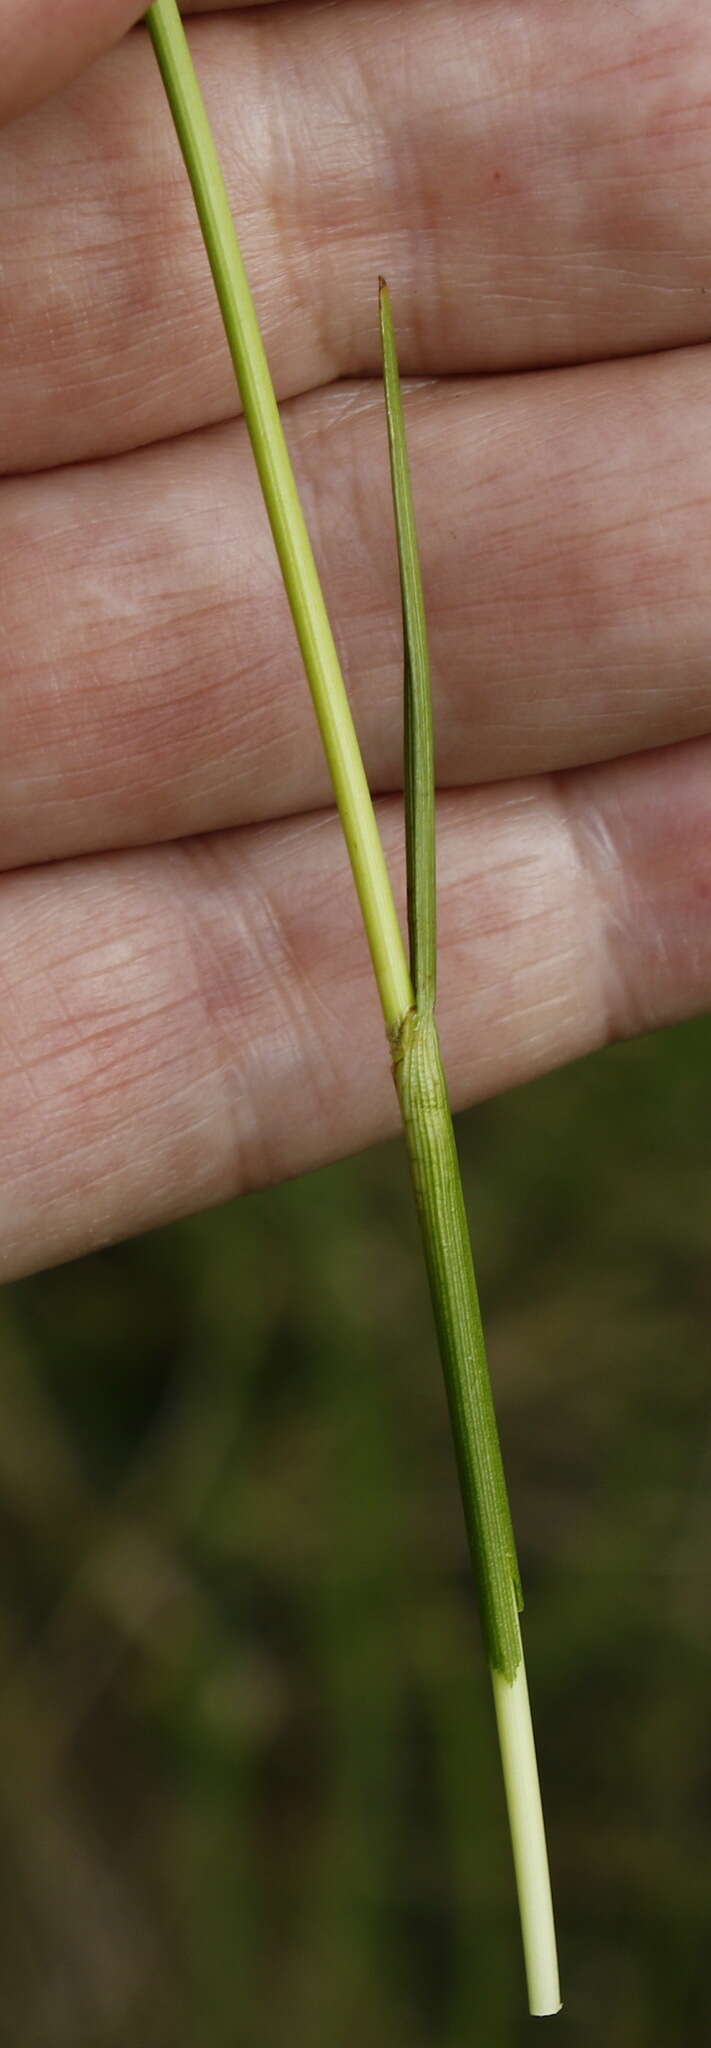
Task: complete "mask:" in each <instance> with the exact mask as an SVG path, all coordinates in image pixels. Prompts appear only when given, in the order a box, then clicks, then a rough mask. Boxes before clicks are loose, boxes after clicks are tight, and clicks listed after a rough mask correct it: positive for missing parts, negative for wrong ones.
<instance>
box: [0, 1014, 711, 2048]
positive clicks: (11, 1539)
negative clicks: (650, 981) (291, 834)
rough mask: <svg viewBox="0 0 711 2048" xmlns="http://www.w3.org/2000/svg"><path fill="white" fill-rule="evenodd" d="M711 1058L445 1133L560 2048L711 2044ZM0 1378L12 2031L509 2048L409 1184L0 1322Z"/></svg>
mask: <svg viewBox="0 0 711 2048" xmlns="http://www.w3.org/2000/svg"><path fill="white" fill-rule="evenodd" d="M710 1054H711V1030H710V1028H709V1026H708V1024H699V1025H695V1026H691V1027H688V1028H686V1029H685V1030H683V1031H678V1032H676V1033H674V1034H668V1035H665V1036H660V1037H657V1038H655V1039H653V1040H649V1041H647V1042H646V1043H645V1044H642V1045H638V1046H635V1047H627V1048H624V1049H619V1050H616V1051H615V1052H612V1053H609V1054H606V1055H605V1056H604V1057H602V1058H598V1059H596V1060H593V1061H589V1062H586V1063H584V1064H583V1065H581V1066H579V1067H578V1068H577V1069H575V1070H573V1071H571V1072H568V1073H567V1074H563V1075H558V1076H556V1077H554V1078H552V1079H551V1080H549V1081H546V1082H544V1083H539V1084H537V1085H536V1086H535V1087H532V1088H530V1089H528V1090H525V1091H521V1092H519V1093H517V1094H515V1095H512V1096H510V1097H509V1098H508V1099H506V1100H504V1101H501V1102H499V1103H496V1104H491V1105H489V1106H487V1107H486V1108H484V1109H480V1110H478V1111H477V1112H476V1113H474V1114H473V1115H472V1116H471V1117H469V1118H465V1119H463V1120H462V1123H461V1126H460V1133H461V1139H462V1145H463V1152H464V1160H465V1170H466V1181H467V1188H468V1195H469V1198H470V1205H471V1211H472V1216H473V1221H474V1230H475V1241H476V1246H477V1258H478V1268H479V1275H480V1282H481V1288H482V1294H483V1298H484V1304H485V1310H486V1318H487V1324H488V1330H489V1336H490V1349H491V1355H492V1365H493V1371H494V1377H495V1382H496V1388H497V1394H498V1401H499V1410H500V1418H501V1426H502V1434H503V1439H504V1448H505V1453H506V1459H507V1469H508V1474H509V1480H510V1487H511V1495H512V1500H513V1506H514V1514H515V1520H516V1526H517V1532H518V1537H519V1545H520V1552H521V1559H522V1566H523V1572H524V1583H525V1588H526V1592H527V1615H526V1641H527V1652H528V1662H529V1671H530V1678H531V1684H532V1690H533V1699H534V1709H535V1716H536V1723H537V1730H538V1739H539V1751H540V1758H541V1767H542V1775H543V1783H544V1792H545V1801H546V1808H547V1815H548V1825H549V1833H550V1846H551V1856H552V1865H553V1874H554V1883H555V1892H556V1897H557V1904H558V1912H559V1921H560V1935H561V1952H562V1953H561V1960H562V1969H563V1979H564V1992H565V1997H566V2011H565V2013H564V2014H563V2016H562V2018H561V2019H560V2020H559V2021H556V2022H551V2023H550V2024H551V2025H555V2027H556V2029H557V2032H556V2039H557V2040H558V2042H559V2043H560V2048H565V2044H566V2043H570V2044H573V2043H575V2044H576V2048H588V2044H590V2048H592V2044H593V2043H594V2044H596V2048H597V2044H599V2043H600V2042H601V2041H603V2040H604V2042H605V2044H606V2048H657V2044H659V2048H662V2044H664V2048H668V2044H669V2043H670V2042H672V2043H674V2044H675V2048H679V2044H685V2043H686V2042H692V2041H699V2040H702V2039H703V2036H704V2032H705V2031H706V2025H707V2010H708V1993H707V1986H706V1964H707V1951H708V1940H709V1920H710V1916H711V1877H710V1875H709V1872H710V1870H711V1857H710V1854H709V1832H710V1829H711V1797H710V1792H711V1748H710V1746H709V1710H710V1707H711V1645H710V1632H711V1603H710V1602H709V1572H710V1563H709V1557H710V1549H711V1546H710V1542H709V1537H710V1534H711V1505H710V1480H711V1418H710V1415H709V1384H708V1359H709V1339H708V1331H709V1321H710V1314H711V1256H710V1249H711V1158H710V1156H709V1154H710V1148H709V1142H708V1130H709V1115H708V1090H709V1073H710V1068H711V1062H710ZM0 1354H1V1362H2V1373H1V1378H0V1386H1V1394H0V1516H1V1518H2V1543H1V1546H0V1572H1V1574H2V1605H1V1608H0V1887H1V1895H2V1900H3V1910H2V1914H1V1915H0V2040H2V2042H3V2043H5V2042H7V2043H8V2044H10V2043H12V2044H13V2048H14V2044H15V2043H17V2044H18V2048H20V2044H21V2048H136V2044H138V2043H140V2044H141V2048H196V2044H197V2043H198V2042H199V2043H200V2048H242V2044H245V2048H252V2044H255V2048H256V2044H257V2043H258V2044H259V2048H313V2044H314V2043H317V2042H318V2043H321V2042H323V2043H329V2044H338V2048H469V2044H470V2043H471V2044H473V2043H475V2042H476V2043H477V2044H479V2043H484V2042H486V2043H487V2044H489V2043H491V2044H492V2048H493V2044H495V2048H510V2044H517V2043H519V2042H523V2041H524V2040H527V2039H528V2037H529V2028H530V2024H531V2023H530V2022H529V2021H528V2020H527V2019H526V2017H525V2007H524V1992H523V1978H522V1969H521V1963H520V1956H519V1944H518V1933H517V1925H516V1913H515V1902H514V1893H513V1884H512V1877H511V1870H510V1863H509V1848H508V1842H507V1837H506V1828H505V1820H504V1812H503V1800H502V1793H501V1789H500V1781H499V1769H498V1759H497V1753H496V1746H495V1737H494V1732H493V1726H492V1717H491V1711H490V1702H489V1696H488V1681H487V1676H486V1670H485V1666H484V1663H483V1658H482V1652H481V1646H480V1642H479V1635H478V1628H477V1622H476V1616H475V1614H474V1611H473V1599H472V1592H471V1583H470V1575H469V1569H468V1564H467V1559H466V1554H465V1544H464V1537H463V1529H462V1519H461V1511H460V1508H459V1503H458V1499H457V1492H456V1484H455V1477H454V1470H453V1460H452V1453H451V1449H450V1442H449V1434H448V1425H447V1418H446V1413H445V1406H444V1397H443V1393H442V1389H441V1384H440V1375H439V1368H438V1365H437V1361H436V1356H435V1348H434V1341H433V1337H432V1332H431V1326H430V1318H429V1309H428V1303H427V1299H426V1296H425V1292H424V1282H423V1278H422V1273H421V1266H420V1258H419V1247H418V1245H417V1241H416V1234H415V1226H414V1220H413V1215H412V1211H411V1204H410V1196H409V1191H408V1187H407V1183H406V1177H405V1168H404V1163H403V1158H402V1154H401V1151H400V1148H399V1147H398V1146H396V1145H393V1146H391V1147H387V1148H383V1149H382V1150H380V1151H378V1152H375V1153H373V1154H371V1155H369V1156H368V1157H367V1158H366V1159H363V1160H358V1161H354V1162H351V1163H349V1164H347V1165H345V1166H343V1167H340V1168H338V1169H335V1170H329V1171H328V1172H325V1173H322V1174H318V1175H315V1176H313V1177H312V1178H310V1179H308V1180H304V1181H302V1182H300V1183H298V1184H294V1185H293V1186H291V1187H287V1188H283V1189H281V1190H278V1191H277V1192H275V1193H271V1194H267V1195H263V1196H260V1197H258V1198H250V1199H249V1200H247V1201H244V1202H242V1203H240V1204H237V1205H235V1206H234V1207H232V1208H228V1209H225V1210H223V1211H221V1212H219V1213H217V1214H215V1215H212V1216H209V1217H203V1218H198V1219H196V1220H193V1221H191V1222H189V1223H187V1224H184V1225H181V1226H179V1227H177V1228H173V1229H171V1230H168V1231H165V1232H163V1233H160V1234H157V1235H155V1236H153V1237H151V1238H148V1239H146V1240H145V1241H144V1242H142V1243H132V1244H128V1245H124V1246H122V1247H119V1248H118V1249H116V1250H114V1251H111V1252H107V1253H105V1254H102V1255H99V1256H96V1257H93V1258H91V1259H87V1260H85V1261H83V1262H82V1263H80V1264H77V1265H75V1266H73V1267H68V1268H65V1269H64V1270H61V1271H57V1272H55V1273H51V1274H45V1275H41V1276H39V1277H38V1278H37V1279H34V1280H32V1281H27V1282H23V1283H22V1284H21V1285H18V1286H15V1287H14V1288H9V1289H7V1290H6V1291H5V1293H4V1294H3V1295H2V1297H0Z"/></svg>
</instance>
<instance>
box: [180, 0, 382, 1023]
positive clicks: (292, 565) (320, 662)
mask: <svg viewBox="0 0 711 2048" xmlns="http://www.w3.org/2000/svg"><path fill="white" fill-rule="evenodd" d="M146 21H147V25H148V28H149V31H150V34H151V38H152V41H153V47H154V49H155V53H156V57H157V59H158V64H159V66H160V71H161V76H162V78H163V83H164V85H165V89H166V93H167V96H168V101H169V104H170V109H171V113H172V115H173V120H174V122H175V127H176V130H177V134H178V139H179V142H180V147H181V149H182V152H183V157H184V159H185V165H186V169H187V173H188V177H189V179H190V183H191V186H192V190H193V197H194V200H195V205H196V208H197V213H198V217H199V220H200V226H201V228H202V231H203V236H204V239H205V247H206V250H207V255H208V259H209V263H210V268H211V271H212V275H213V278H214V281H215V290H216V292H217V297H218V299H219V303H220V310H221V312H222V318H223V321H224V325H225V333H226V335H227V340H228V344H229V348H230V354H231V356H232V361H233V364H234V369H235V375H236V378H237V384H238V387H239V393H240V397H241V400H242V408H243V411H244V417H245V420H246V423H247V428H248V431H249V436H250V440H251V443H252V448H253V450H254V459H255V462H256V465H257V470H258V473H259V479H260V482H261V486H262V491H263V494H264V501H265V504H266V508H267V512H268V515H269V521H270V524H271V529H272V533H273V535H274V541H275V544H276V550H277V554H278V557H279V562H280V565H281V572H282V576H283V579H284V585H285V588H286V593H287V596H288V599H289V604H290V606H291V612H292V617H293V620H294V625H295V627H296V632H297V636H298V640H299V645H300V648H301V653H302V657H303V662H304V668H305V670H306V674H307V677H308V681H309V685H310V688H311V694H312V697H313V701H314V707H315V710H316V716H317V719H318V722H319V727H320V730H321V737H322V740H323V745H324V749H325V752H326V758H327V760H328V765H329V769H330V772H331V778H332V781H333V787H334V791H335V796H336V802H337V804H338V808H339V811H340V815H341V822H342V825H343V831H344V834H345V838H346V844H347V847H348V852H349V855H350V860H351V866H352V869H353V876H354V880H355V885H356V889H357V891H358V896H359V900H360V906H361V910H362V913H363V922H364V925H365V929H366V933H367V937H368V944H369V946H370V951H371V956H372V961H373V968H374V971H375V978H376V981H377V984H378V990H379V993H380V1000H381V1003H382V1008H383V1014H384V1017H385V1023H386V1026H387V1029H388V1031H389V1032H393V1031H397V1030H398V1028H399V1026H400V1024H401V1023H402V1019H403V1017H404V1016H405V1014H406V1011H407V1010H408V1009H409V1008H410V1004H411V1002H412V987H411V983H410V976H409V972H408V966H407V958H406V954H405V948H404V946H403V941H402V933H401V931H400V926H399V923H398V918H397V912H396V910H395V904H394V902H393V894H392V889H391V886H390V877H389V875H388V871H387V867H386V865H385V856H384V853H383V849H382V845H381V842H380V835H379V833H378V828H377V825H376V822H375V814H374V811H373V805H372V801H371V796H370V790H369V788H368V784H367V781H366V776H365V770H364V767H363V762H362V760H361V755H360V749H359V746H358V741H357V738H356V733H355V727H354V724H353V718H352V715H351V710H350V705H349V703H348V698H347V696H346V689H345V684H344V681H343V676H342V673H341V667H340V662H339V659H338V655H337V652H336V647H335V643H334V639H333V633H332V631H331V626H330V622H329V618H328V613H327V611H326V606H325V603H324V599H323V593H322V591H321V586H320V583H319V579H318V572H317V569H316V564H315V561H314V557H313V550H312V547H311V542H310V540H309V536H308V532H307V529H306V522H305V520H304V515H303V512H302V510H301V505H300V503H299V496H298V492H297V489H296V483H295V480H294V472H293V469H292V466H291V461H290V457H289V451H288V449H287V445H286V441H285V438H284V429H283V427H282V423H281V419H280V417H279V409H278V406H277V402H276V398H275V395H274V388H273V385H272V380H271V377H270V374H269V366H268V363H267V359H266V355H265V351H264V344H263V342H262V337H261V334H260V331H259V324H258V321H257V315H256V312H255V310H254V303H253V300H252V294H251V292H250V289H249V284H248V282H247V274H246V271H245V268H244V264H243V262H242V257H241V255H240V251H239V247H238V243H237V237H236V235H235V230H234V225H233V221H232V215H231V213H230V204H229V200H228V197H227V192H226V190H225V182H224V178H223V176H222V171H221V169H220V163H219V158H218V155H217V151H216V148H215V144H214V141H213V137H212V131H211V128H210V124H209V121H208V118H207V113H206V111H205V104H204V101H203V98H202V94H201V91H200V87H199V84H198V81H197V78H196V75H195V68H194V65H193V60H192V57H191V55H190V50H189V48H188V43H187V39H186V36H185V31H184V29H183V24H182V21H181V19H180V15H179V13H178V8H177V6H176V0H155V5H154V6H153V7H151V8H149V10H148V14H147V16H146Z"/></svg>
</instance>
